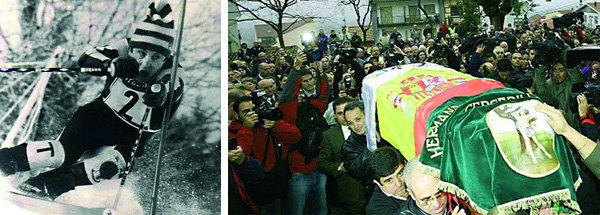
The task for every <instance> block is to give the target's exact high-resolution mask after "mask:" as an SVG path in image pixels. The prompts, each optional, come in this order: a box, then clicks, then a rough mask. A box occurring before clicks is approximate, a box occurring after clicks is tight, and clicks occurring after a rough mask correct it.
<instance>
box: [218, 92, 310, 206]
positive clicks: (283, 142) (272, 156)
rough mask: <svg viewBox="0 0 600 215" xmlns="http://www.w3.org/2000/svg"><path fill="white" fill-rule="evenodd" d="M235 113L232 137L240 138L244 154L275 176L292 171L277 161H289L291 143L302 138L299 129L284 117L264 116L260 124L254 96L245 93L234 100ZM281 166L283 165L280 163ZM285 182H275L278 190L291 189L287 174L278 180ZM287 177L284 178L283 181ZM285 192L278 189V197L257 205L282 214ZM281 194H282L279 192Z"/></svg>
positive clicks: (276, 194) (230, 126) (273, 185)
mask: <svg viewBox="0 0 600 215" xmlns="http://www.w3.org/2000/svg"><path fill="white" fill-rule="evenodd" d="M232 110H233V112H234V113H233V115H234V118H235V120H234V121H233V122H232V123H231V124H230V125H229V134H228V136H229V138H234V139H236V140H237V144H238V146H240V147H241V148H242V150H243V152H244V154H247V155H251V156H252V157H253V158H255V159H256V160H258V161H260V163H262V164H263V166H264V171H265V173H267V174H269V173H270V174H271V175H281V174H282V173H281V171H286V172H287V171H289V170H288V169H287V166H284V167H283V168H286V169H283V170H282V168H274V167H275V166H276V162H286V160H288V158H287V155H288V150H289V147H290V144H292V143H296V142H298V141H299V140H300V131H299V130H298V128H297V127H296V126H294V125H292V124H290V123H287V122H285V121H283V120H277V121H272V120H267V119H262V120H261V121H260V123H259V117H258V114H257V113H256V112H255V111H254V104H253V103H252V98H251V97H248V96H243V97H241V98H239V99H237V100H236V101H235V102H234V103H233V108H232ZM278 165H279V166H280V165H281V163H280V164H278ZM276 180H277V181H278V182H281V183H277V182H275V183H273V184H272V185H271V186H272V187H271V188H272V189H274V190H287V180H288V178H287V177H281V178H277V179H276ZM282 180H283V181H282ZM281 193H284V192H275V193H273V195H274V196H273V197H274V198H275V200H274V201H273V202H271V203H268V204H264V205H257V206H258V208H259V209H260V210H261V211H267V213H269V214H280V213H281V198H282V196H283V195H285V194H281ZM279 194H281V196H280V195H279Z"/></svg>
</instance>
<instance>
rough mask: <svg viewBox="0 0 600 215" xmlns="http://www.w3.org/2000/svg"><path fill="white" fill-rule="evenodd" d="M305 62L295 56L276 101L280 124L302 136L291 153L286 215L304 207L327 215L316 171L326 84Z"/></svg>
mask: <svg viewBox="0 0 600 215" xmlns="http://www.w3.org/2000/svg"><path fill="white" fill-rule="evenodd" d="M306 58H307V56H305V55H304V54H300V55H298V56H296V58H295V61H294V68H293V69H292V70H291V71H290V74H289V76H288V80H287V82H286V83H285V85H284V87H283V92H282V94H281V97H280V99H279V108H281V110H282V111H283V120H284V121H285V122H287V123H290V124H293V125H295V126H297V127H298V129H299V130H300V133H301V135H302V138H301V139H300V141H299V142H298V143H296V144H294V145H293V146H292V148H291V149H290V155H289V164H290V171H291V173H292V178H291V179H290V181H289V193H288V201H287V207H286V208H287V211H286V212H285V214H302V213H303V211H304V208H305V206H306V207H308V213H309V214H327V201H326V198H325V182H326V180H327V177H326V176H325V175H324V174H321V173H319V172H318V171H317V157H318V155H319V151H320V146H321V140H322V133H323V131H325V130H327V129H328V128H329V126H328V125H327V122H326V121H325V119H324V118H323V112H324V111H325V108H326V107H327V100H328V98H329V89H328V88H329V84H328V83H329V82H328V81H327V75H326V74H324V73H323V72H322V71H321V69H319V70H318V71H317V72H316V74H313V73H311V72H310V70H309V69H307V68H306V63H305V61H306V60H307V59H306Z"/></svg>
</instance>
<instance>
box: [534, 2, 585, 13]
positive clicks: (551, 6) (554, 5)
mask: <svg viewBox="0 0 600 215" xmlns="http://www.w3.org/2000/svg"><path fill="white" fill-rule="evenodd" d="M533 1H534V2H535V3H537V4H539V6H537V7H536V8H534V14H537V13H542V14H545V13H548V12H552V11H556V10H566V9H571V8H577V7H578V6H579V0H551V1H550V2H547V1H546V0H533ZM582 2H584V3H585V2H593V1H591V0H583V1H582Z"/></svg>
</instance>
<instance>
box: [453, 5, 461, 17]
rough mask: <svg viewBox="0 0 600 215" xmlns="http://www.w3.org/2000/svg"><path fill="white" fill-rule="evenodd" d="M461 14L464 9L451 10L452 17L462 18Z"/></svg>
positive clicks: (455, 8) (454, 8)
mask: <svg viewBox="0 0 600 215" xmlns="http://www.w3.org/2000/svg"><path fill="white" fill-rule="evenodd" d="M461 13H462V7H451V8H450V15H451V16H460V14H461Z"/></svg>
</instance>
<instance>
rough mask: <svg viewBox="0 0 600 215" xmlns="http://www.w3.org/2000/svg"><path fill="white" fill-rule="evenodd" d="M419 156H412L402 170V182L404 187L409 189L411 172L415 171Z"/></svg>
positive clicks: (410, 188)
mask: <svg viewBox="0 0 600 215" xmlns="http://www.w3.org/2000/svg"><path fill="white" fill-rule="evenodd" d="M419 157H420V156H416V157H414V158H413V159H412V160H410V161H409V162H408V163H407V164H406V166H404V170H403V171H404V172H403V174H402V175H404V183H405V184H406V188H407V189H409V190H412V182H413V181H412V173H413V171H415V166H416V165H417V162H419Z"/></svg>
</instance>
